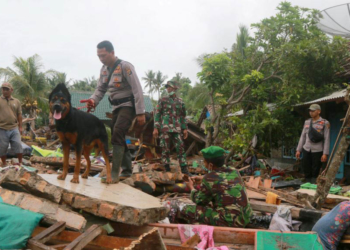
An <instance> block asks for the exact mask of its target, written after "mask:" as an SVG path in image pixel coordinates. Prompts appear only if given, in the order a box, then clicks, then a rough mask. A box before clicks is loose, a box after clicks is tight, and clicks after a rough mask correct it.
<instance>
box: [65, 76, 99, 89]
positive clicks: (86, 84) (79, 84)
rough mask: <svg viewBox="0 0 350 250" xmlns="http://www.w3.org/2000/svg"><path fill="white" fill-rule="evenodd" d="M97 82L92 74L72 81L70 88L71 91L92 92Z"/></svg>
mask: <svg viewBox="0 0 350 250" xmlns="http://www.w3.org/2000/svg"><path fill="white" fill-rule="evenodd" d="M97 83H98V80H97V79H96V78H95V77H94V76H92V77H89V78H84V79H83V80H78V81H74V82H73V85H72V86H71V88H70V89H71V90H73V91H86V92H93V91H95V89H96V88H97Z"/></svg>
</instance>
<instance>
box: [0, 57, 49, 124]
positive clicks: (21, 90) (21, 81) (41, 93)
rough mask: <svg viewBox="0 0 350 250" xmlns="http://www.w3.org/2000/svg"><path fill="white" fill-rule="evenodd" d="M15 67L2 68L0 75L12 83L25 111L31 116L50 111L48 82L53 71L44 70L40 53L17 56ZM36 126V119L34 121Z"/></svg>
mask: <svg viewBox="0 0 350 250" xmlns="http://www.w3.org/2000/svg"><path fill="white" fill-rule="evenodd" d="M14 59H15V61H14V63H13V68H10V67H8V68H0V75H1V77H3V78H4V80H5V81H9V82H10V83H12V85H13V87H14V91H15V94H16V95H17V96H18V97H19V99H21V101H22V107H23V112H24V113H28V114H29V117H30V118H34V117H36V116H37V113H38V112H40V110H42V111H46V112H47V113H48V99H47V96H48V84H47V81H46V79H47V75H48V74H51V73H52V72H53V71H47V72H44V71H43V70H42V69H43V65H42V64H41V59H40V57H39V56H38V55H34V56H31V57H29V58H27V59H24V58H21V57H15V58H14ZM31 125H32V128H33V129H34V128H35V120H33V121H32V124H31Z"/></svg>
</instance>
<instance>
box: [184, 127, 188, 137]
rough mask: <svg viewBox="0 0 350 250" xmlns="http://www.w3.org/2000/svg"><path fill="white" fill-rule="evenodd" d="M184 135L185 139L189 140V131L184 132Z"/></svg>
mask: <svg viewBox="0 0 350 250" xmlns="http://www.w3.org/2000/svg"><path fill="white" fill-rule="evenodd" d="M183 133H184V139H187V136H188V131H187V129H185V130H184V131H183Z"/></svg>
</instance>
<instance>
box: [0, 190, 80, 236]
mask: <svg viewBox="0 0 350 250" xmlns="http://www.w3.org/2000/svg"><path fill="white" fill-rule="evenodd" d="M0 197H1V198H2V199H3V201H4V202H5V203H7V204H11V205H14V206H17V207H20V208H23V209H26V210H30V211H32V212H36V213H41V214H43V215H44V219H43V220H44V222H46V223H48V224H54V223H56V222H58V221H64V222H66V226H67V228H70V229H72V230H78V231H81V230H82V229H84V227H85V225H86V220H85V218H84V217H83V216H81V215H80V214H78V213H76V212H73V211H71V210H70V209H68V208H66V207H64V206H61V205H58V204H56V203H53V202H51V201H48V200H46V199H42V198H38V197H35V196H33V195H30V194H27V193H20V192H15V191H11V190H7V189H5V188H1V189H0Z"/></svg>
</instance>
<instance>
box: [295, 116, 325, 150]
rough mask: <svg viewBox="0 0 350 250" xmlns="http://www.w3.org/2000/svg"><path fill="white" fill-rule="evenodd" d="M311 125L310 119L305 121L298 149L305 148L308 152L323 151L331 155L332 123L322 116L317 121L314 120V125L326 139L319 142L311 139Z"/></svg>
mask: <svg viewBox="0 0 350 250" xmlns="http://www.w3.org/2000/svg"><path fill="white" fill-rule="evenodd" d="M309 127H310V119H308V120H306V121H305V123H304V128H303V132H302V133H301V136H300V139H299V144H298V148H297V151H299V152H302V150H303V149H305V150H306V151H308V152H312V153H316V152H323V154H324V155H329V141H330V135H329V128H330V123H329V122H328V121H327V120H325V119H323V118H322V117H320V118H319V119H318V120H317V121H312V127H313V128H315V129H316V130H317V132H319V133H321V134H323V136H324V140H323V141H321V142H317V143H314V142H312V141H310V139H309Z"/></svg>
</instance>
